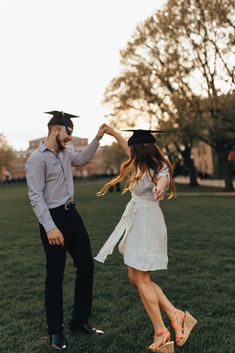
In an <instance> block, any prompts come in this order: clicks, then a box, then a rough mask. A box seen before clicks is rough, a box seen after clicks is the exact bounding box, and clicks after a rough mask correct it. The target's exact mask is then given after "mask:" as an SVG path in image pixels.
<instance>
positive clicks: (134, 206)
mask: <svg viewBox="0 0 235 353" xmlns="http://www.w3.org/2000/svg"><path fill="white" fill-rule="evenodd" d="M150 173H152V171H150ZM164 175H166V176H168V177H169V170H168V167H167V165H164V167H163V168H162V169H161V170H160V172H159V173H158V178H160V177H161V176H164ZM153 187H154V184H153V182H152V180H151V176H150V175H149V173H145V174H144V175H143V176H142V178H141V179H140V180H139V181H138V182H137V183H135V184H134V186H133V187H132V188H131V190H130V191H131V196H132V197H131V200H130V201H129V202H128V204H127V206H126V209H125V211H124V213H123V214H122V217H121V220H120V221H119V223H118V224H117V226H116V228H115V229H114V231H113V233H112V234H111V235H110V236H109V238H108V239H107V241H106V242H105V244H104V245H103V247H102V248H101V249H100V251H99V253H98V254H97V256H96V257H95V260H97V261H99V262H104V261H105V259H106V257H107V256H108V255H110V254H112V252H113V249H114V247H115V246H116V244H117V243H118V241H119V240H120V239H121V238H122V240H121V242H120V243H119V251H120V253H122V254H123V257H124V263H125V264H126V265H127V266H130V267H133V268H135V269H138V270H141V271H153V270H164V269H167V263H168V256H167V229H166V225H165V221H164V216H163V214H162V211H161V209H160V207H159V201H157V200H155V198H154V196H153V191H152V189H153Z"/></svg>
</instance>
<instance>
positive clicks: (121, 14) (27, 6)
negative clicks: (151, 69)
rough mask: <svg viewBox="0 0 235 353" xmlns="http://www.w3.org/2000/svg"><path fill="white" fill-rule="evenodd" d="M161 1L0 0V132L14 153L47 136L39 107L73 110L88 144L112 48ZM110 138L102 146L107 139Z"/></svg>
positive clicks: (111, 70)
mask: <svg viewBox="0 0 235 353" xmlns="http://www.w3.org/2000/svg"><path fill="white" fill-rule="evenodd" d="M164 3H165V0H115V1H114V0H98V1H96V0H84V1H82V0H38V1H36V0H0V46H1V55H0V106H1V113H0V133H3V134H4V136H5V137H6V139H7V141H8V143H9V144H10V145H11V146H12V147H13V148H14V149H16V150H21V149H23V150H24V149H26V148H27V147H28V142H29V141H30V140H33V139H37V138H40V137H43V136H46V134H47V122H48V118H47V115H46V114H44V112H46V111H51V110H63V111H64V112H68V113H71V114H75V115H79V116H80V118H79V119H76V121H75V119H74V136H78V137H86V138H88V139H89V141H91V139H92V138H93V137H94V136H95V134H96V132H97V131H98V128H99V126H100V125H101V124H102V123H103V122H107V119H106V118H105V115H106V114H107V113H108V107H104V106H103V105H102V99H103V94H104V91H105V88H106V87H107V86H108V84H109V82H110V81H111V80H112V79H113V78H114V77H115V76H116V75H117V74H118V73H119V71H120V68H121V66H120V62H119V60H120V55H119V51H120V49H122V48H124V47H125V45H126V43H127V42H128V40H129V39H130V37H131V35H132V34H133V32H134V30H135V28H136V26H137V24H139V23H141V22H143V21H144V20H145V19H146V18H147V17H148V16H150V15H152V13H153V12H154V11H155V10H156V9H158V8H160V7H161V6H162V4H164ZM110 138H111V137H110V136H109V137H108V136H107V138H104V139H103V144H105V143H110V142H111V141H110Z"/></svg>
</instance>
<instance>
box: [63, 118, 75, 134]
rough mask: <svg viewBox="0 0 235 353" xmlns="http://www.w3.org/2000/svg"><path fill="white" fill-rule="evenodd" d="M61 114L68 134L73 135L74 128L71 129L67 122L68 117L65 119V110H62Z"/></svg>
mask: <svg viewBox="0 0 235 353" xmlns="http://www.w3.org/2000/svg"><path fill="white" fill-rule="evenodd" d="M61 115H62V119H63V122H64V127H65V129H66V132H67V134H68V135H69V136H71V135H72V133H73V130H69V128H68V125H67V122H66V119H65V117H64V112H61Z"/></svg>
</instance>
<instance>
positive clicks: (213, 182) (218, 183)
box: [174, 176, 235, 197]
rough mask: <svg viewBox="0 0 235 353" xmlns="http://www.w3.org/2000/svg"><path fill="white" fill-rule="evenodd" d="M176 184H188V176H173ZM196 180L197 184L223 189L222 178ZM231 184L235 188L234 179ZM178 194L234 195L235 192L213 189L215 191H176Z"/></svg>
mask: <svg viewBox="0 0 235 353" xmlns="http://www.w3.org/2000/svg"><path fill="white" fill-rule="evenodd" d="M174 180H175V183H176V184H189V177H187V176H178V177H175V178H174ZM197 182H198V185H199V186H208V187H213V188H218V189H223V188H224V187H225V183H224V180H219V179H200V178H197ZM233 186H234V188H235V180H234V181H233ZM177 195H179V196H229V197H231V196H232V197H234V196H235V192H225V191H215V192H210V191H208V192H206V191H203V192H200V191H198V192H197V191H194V192H179V193H177Z"/></svg>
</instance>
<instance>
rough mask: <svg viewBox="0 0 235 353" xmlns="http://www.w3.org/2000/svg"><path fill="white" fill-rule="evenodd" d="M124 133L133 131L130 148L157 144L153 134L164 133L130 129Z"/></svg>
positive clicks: (129, 143) (129, 141) (129, 142)
mask: <svg viewBox="0 0 235 353" xmlns="http://www.w3.org/2000/svg"><path fill="white" fill-rule="evenodd" d="M122 131H133V134H132V136H131V137H130V138H129V140H128V141H127V142H128V146H131V145H140V144H143V143H155V142H156V139H155V137H154V136H153V135H152V133H153V132H155V133H156V132H164V131H162V130H142V129H137V130H136V129H128V130H122Z"/></svg>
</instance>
